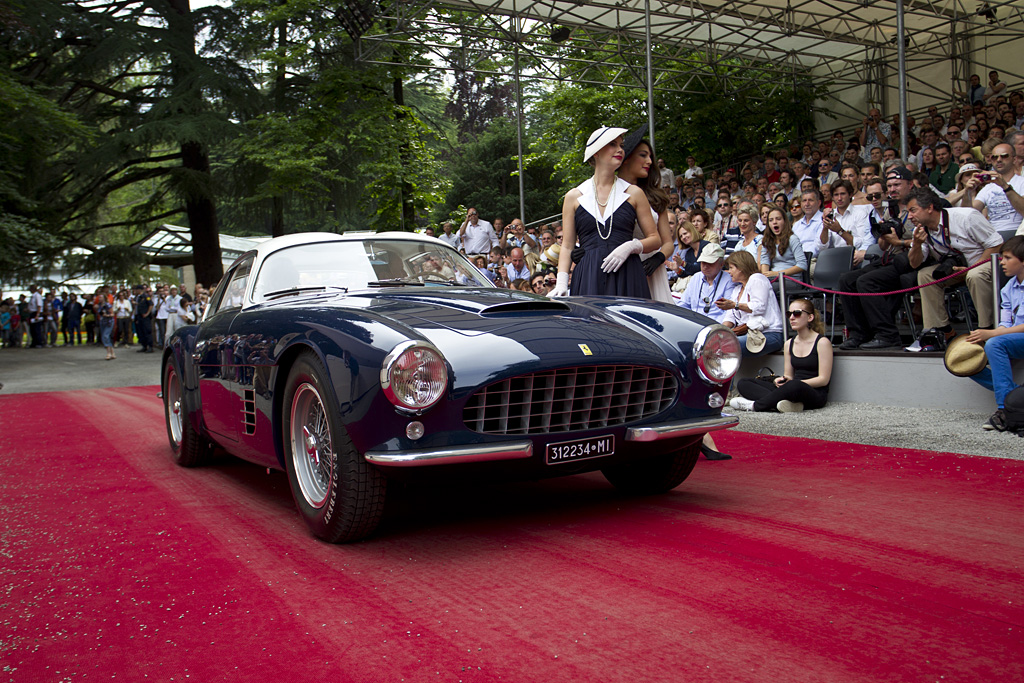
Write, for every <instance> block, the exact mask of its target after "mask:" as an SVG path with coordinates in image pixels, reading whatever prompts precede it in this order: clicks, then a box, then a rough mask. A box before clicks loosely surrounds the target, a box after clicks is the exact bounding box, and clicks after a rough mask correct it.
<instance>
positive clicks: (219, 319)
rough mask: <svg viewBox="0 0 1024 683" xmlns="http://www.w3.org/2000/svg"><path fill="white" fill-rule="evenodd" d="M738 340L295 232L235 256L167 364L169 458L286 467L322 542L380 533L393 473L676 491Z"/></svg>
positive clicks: (413, 252)
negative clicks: (230, 458)
mask: <svg viewBox="0 0 1024 683" xmlns="http://www.w3.org/2000/svg"><path fill="white" fill-rule="evenodd" d="M739 359H740V349H739V345H738V343H737V340H736V336H735V335H734V334H733V333H732V332H731V331H729V330H728V329H726V328H725V327H723V326H721V325H717V324H714V322H713V321H711V320H710V319H708V318H704V317H702V316H700V315H697V314H693V313H690V312H688V311H685V310H683V309H681V308H678V307H676V306H671V305H666V304H661V303H656V302H650V301H641V300H636V299H619V298H607V297H587V298H582V297H581V298H566V299H557V300H556V299H548V298H545V297H542V296H537V295H534V294H529V293H526V292H520V291H513V290H506V289H498V288H495V287H494V286H492V285H491V284H490V282H489V281H488V280H487V279H486V278H485V277H483V276H482V275H481V274H480V272H479V271H478V270H477V269H476V268H474V267H473V266H472V264H470V263H469V262H468V261H467V260H466V259H465V257H463V256H462V255H460V254H459V253H458V252H456V251H455V250H454V249H451V248H450V247H448V246H447V245H445V244H443V243H441V242H440V241H439V240H435V239H433V238H430V237H421V236H418V235H412V234H408V233H382V234H375V235H365V234H364V235H359V236H351V235H349V236H346V235H335V234H329V233H309V234H302V235H290V236H287V237H281V238H277V239H274V240H270V241H268V242H265V243H264V244H262V245H260V246H259V247H258V248H257V249H255V250H254V251H251V252H249V253H247V254H245V255H243V256H242V257H240V258H239V259H238V260H237V261H236V262H235V263H234V264H232V266H231V268H230V269H229V270H228V272H227V273H226V274H225V276H224V278H223V279H222V280H221V283H220V285H219V286H218V287H217V290H216V292H215V293H214V295H213V297H212V299H211V301H210V305H209V308H208V309H207V311H206V315H205V317H204V318H203V320H202V322H201V323H200V324H198V325H191V326H187V327H183V328H181V329H179V330H177V331H176V332H175V333H174V335H173V337H172V338H171V339H170V340H169V343H168V344H167V346H166V349H165V350H164V357H163V375H162V389H163V393H162V395H163V400H164V407H165V415H166V420H167V434H168V437H169V439H170V442H171V447H172V449H173V451H174V456H175V459H176V461H177V462H178V463H179V464H181V465H184V466H187V467H188V466H194V465H198V464H200V463H202V462H203V461H204V459H206V458H207V457H208V455H209V454H210V453H211V451H212V449H213V447H214V445H217V446H220V447H221V448H223V449H224V450H225V451H227V452H228V453H230V454H232V455H235V456H237V457H239V458H242V459H244V460H248V461H250V462H254V463H257V464H259V465H261V466H266V467H273V468H278V469H284V470H286V471H287V473H288V481H289V483H290V485H291V489H292V494H293V496H294V498H295V502H296V505H297V506H298V508H299V512H300V513H301V514H302V516H303V518H304V519H305V520H306V523H307V524H308V525H309V527H310V529H311V530H312V532H313V533H314V534H315V535H316V536H318V537H320V538H322V539H325V540H327V541H331V542H340V541H351V540H355V539H358V538H361V537H363V536H366V535H367V534H369V533H371V532H372V531H373V530H374V528H375V527H376V525H377V523H378V521H379V520H380V517H381V513H382V512H383V509H384V500H385V494H386V492H387V488H388V480H389V479H391V478H393V477H396V476H399V475H404V476H422V475H424V474H426V472H427V471H425V470H424V469H423V468H429V470H428V471H429V472H430V473H431V474H435V475H441V476H456V475H458V476H463V475H467V476H474V477H475V476H479V477H487V476H492V477H493V476H499V477H518V478H539V477H554V476H562V475H570V474H577V473H580V472H587V471H592V470H601V472H602V473H603V474H604V475H605V477H606V478H607V479H608V480H609V481H610V482H611V483H612V484H614V485H615V486H616V487H617V488H619V489H620V490H622V491H625V492H628V493H658V492H664V491H668V490H670V489H672V488H674V487H676V486H678V485H679V484H680V483H682V481H683V480H684V479H686V477H687V476H688V475H689V474H690V472H691V470H692V469H693V467H694V464H695V463H696V461H697V456H698V454H699V446H700V441H701V438H702V436H703V435H704V434H705V433H706V432H708V431H711V430H715V429H722V428H726V427H731V426H733V425H734V424H736V418H734V417H731V416H727V415H726V416H723V415H722V414H721V408H722V405H723V404H724V403H725V395H726V392H727V390H728V383H729V381H730V379H731V378H732V376H733V374H734V373H735V372H736V370H737V368H738V367H739Z"/></svg>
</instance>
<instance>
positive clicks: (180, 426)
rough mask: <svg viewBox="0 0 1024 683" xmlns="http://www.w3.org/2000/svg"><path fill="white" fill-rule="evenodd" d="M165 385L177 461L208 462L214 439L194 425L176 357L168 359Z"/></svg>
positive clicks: (166, 414) (167, 417)
mask: <svg viewBox="0 0 1024 683" xmlns="http://www.w3.org/2000/svg"><path fill="white" fill-rule="evenodd" d="M161 388H162V389H163V392H162V393H163V396H164V422H165V423H166V425H167V440H168V441H169V442H170V444H171V452H172V453H173V455H174V462H176V463H178V464H179V465H181V466H182V467H197V466H198V465H202V464H204V463H206V462H207V461H208V460H209V459H210V455H211V454H212V453H213V442H211V441H210V440H209V439H207V438H206V437H204V436H203V435H201V434H200V433H199V432H197V431H196V430H195V428H193V427H192V421H191V420H190V419H189V416H188V414H187V413H186V412H185V390H184V383H183V382H182V380H181V373H180V372H179V371H178V367H177V365H176V364H175V362H174V358H172V357H168V358H167V360H166V361H165V364H164V373H163V385H162V387H161Z"/></svg>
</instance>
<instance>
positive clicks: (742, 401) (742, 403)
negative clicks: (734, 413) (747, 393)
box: [729, 396, 754, 410]
mask: <svg viewBox="0 0 1024 683" xmlns="http://www.w3.org/2000/svg"><path fill="white" fill-rule="evenodd" d="M729 405H730V406H732V407H733V408H735V409H736V410H753V409H754V402H753V401H751V400H750V399H749V398H743V397H742V396H737V397H736V398H734V399H733V400H731V401H729Z"/></svg>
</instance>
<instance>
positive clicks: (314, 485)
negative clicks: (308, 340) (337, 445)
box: [291, 382, 334, 509]
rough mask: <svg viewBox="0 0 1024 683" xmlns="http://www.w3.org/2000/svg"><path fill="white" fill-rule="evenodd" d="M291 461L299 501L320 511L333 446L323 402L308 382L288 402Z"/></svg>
mask: <svg viewBox="0 0 1024 683" xmlns="http://www.w3.org/2000/svg"><path fill="white" fill-rule="evenodd" d="M291 458H292V464H293V465H294V466H295V475H296V478H297V479H298V483H299V489H300V490H301V491H302V497H303V498H305V500H306V503H308V504H309V506H310V507H312V508H316V509H319V508H321V507H323V506H324V504H325V503H326V502H327V496H328V494H329V493H330V490H331V476H332V471H333V469H334V468H333V463H334V444H333V441H332V440H331V427H330V425H329V424H328V421H327V414H326V412H325V410H324V403H323V399H322V398H321V397H320V393H319V392H318V391H317V390H316V387H314V386H313V385H312V384H310V383H309V382H304V383H302V384H301V385H300V386H299V387H298V389H296V391H295V396H294V398H292V409H291Z"/></svg>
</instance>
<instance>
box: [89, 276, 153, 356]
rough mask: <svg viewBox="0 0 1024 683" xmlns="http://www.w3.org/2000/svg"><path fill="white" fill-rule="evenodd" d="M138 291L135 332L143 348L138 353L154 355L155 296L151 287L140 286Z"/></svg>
mask: <svg viewBox="0 0 1024 683" xmlns="http://www.w3.org/2000/svg"><path fill="white" fill-rule="evenodd" d="M136 291H138V295H136V297H135V332H136V333H137V334H138V337H139V346H141V347H142V348H140V349H139V350H138V351H137V353H153V294H152V292H150V291H149V285H140V286H139V287H138V288H136ZM97 315H98V314H97Z"/></svg>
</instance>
